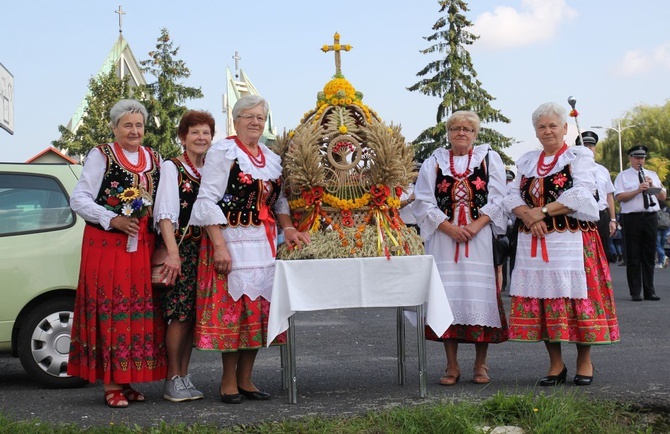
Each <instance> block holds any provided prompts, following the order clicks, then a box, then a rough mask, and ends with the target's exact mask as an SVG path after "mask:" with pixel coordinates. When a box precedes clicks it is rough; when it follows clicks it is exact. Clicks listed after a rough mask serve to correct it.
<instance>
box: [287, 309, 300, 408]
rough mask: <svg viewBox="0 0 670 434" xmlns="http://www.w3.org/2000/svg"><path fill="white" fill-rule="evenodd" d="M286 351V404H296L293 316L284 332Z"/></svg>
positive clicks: (296, 385) (296, 384)
mask: <svg viewBox="0 0 670 434" xmlns="http://www.w3.org/2000/svg"><path fill="white" fill-rule="evenodd" d="M286 350H287V353H288V357H287V364H288V379H289V383H290V384H289V387H288V403H289V404H297V403H298V383H297V380H296V366H295V320H294V319H293V315H291V316H290V317H289V319H288V330H287V331H286Z"/></svg>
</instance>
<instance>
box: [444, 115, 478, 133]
mask: <svg viewBox="0 0 670 434" xmlns="http://www.w3.org/2000/svg"><path fill="white" fill-rule="evenodd" d="M455 122H467V123H469V124H470V126H472V128H474V130H475V133H477V134H479V124H480V123H481V121H480V120H479V116H478V115H477V113H475V112H473V111H469V110H457V111H455V112H453V113H452V114H451V116H449V118H448V119H447V122H446V124H447V129H449V128H450V127H451V126H452V125H453V124H454V123H455Z"/></svg>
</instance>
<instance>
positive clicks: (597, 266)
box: [509, 230, 619, 345]
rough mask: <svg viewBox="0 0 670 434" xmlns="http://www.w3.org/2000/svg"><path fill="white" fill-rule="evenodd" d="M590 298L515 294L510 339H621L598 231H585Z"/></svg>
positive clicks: (588, 341)
mask: <svg viewBox="0 0 670 434" xmlns="http://www.w3.org/2000/svg"><path fill="white" fill-rule="evenodd" d="M582 239H583V241H584V268H585V271H586V286H587V298H585V299H573V298H567V297H564V298H552V299H538V298H530V297H516V296H513V297H512V305H511V311H510V331H509V335H510V340H513V341H525V342H538V341H549V342H572V343H578V344H586V345H592V344H612V343H615V342H618V341H619V323H618V321H617V316H616V306H615V304H614V294H613V291H612V278H611V276H610V269H609V264H608V262H607V256H605V252H604V251H603V247H602V243H601V242H600V237H599V236H598V232H597V231H595V230H594V231H589V232H582Z"/></svg>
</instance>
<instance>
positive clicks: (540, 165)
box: [537, 143, 568, 177]
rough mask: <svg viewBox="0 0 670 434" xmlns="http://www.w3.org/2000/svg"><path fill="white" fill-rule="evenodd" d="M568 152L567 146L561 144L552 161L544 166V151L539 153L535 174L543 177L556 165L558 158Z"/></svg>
mask: <svg viewBox="0 0 670 434" xmlns="http://www.w3.org/2000/svg"><path fill="white" fill-rule="evenodd" d="M567 150H568V145H567V144H566V143H563V146H561V149H559V150H558V152H557V153H556V155H554V159H553V160H551V162H550V163H548V164H545V162H544V151H542V152H541V153H540V158H539V160H537V174H538V175H539V176H541V177H545V176H547V175H548V174H549V172H551V170H552V169H553V168H554V166H556V163H558V157H560V156H561V155H563V153H564V152H565V151H567Z"/></svg>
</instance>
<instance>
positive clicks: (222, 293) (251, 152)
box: [191, 96, 310, 404]
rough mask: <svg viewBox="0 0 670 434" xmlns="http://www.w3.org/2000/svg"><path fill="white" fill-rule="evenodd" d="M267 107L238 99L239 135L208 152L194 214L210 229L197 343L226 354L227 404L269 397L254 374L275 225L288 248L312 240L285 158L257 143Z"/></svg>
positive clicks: (194, 220)
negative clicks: (287, 183) (290, 188)
mask: <svg viewBox="0 0 670 434" xmlns="http://www.w3.org/2000/svg"><path fill="white" fill-rule="evenodd" d="M268 110H269V107H268V103H267V101H265V100H264V99H263V98H261V97H258V96H244V97H242V98H240V99H239V100H238V101H237V103H236V104H235V106H234V107H233V119H234V121H233V122H234V126H235V131H236V132H237V136H231V137H228V138H226V139H225V140H222V141H219V142H217V143H215V144H214V145H212V148H211V149H210V150H209V152H208V154H207V161H206V162H205V166H204V167H203V171H202V182H201V186H200V192H199V194H198V198H197V200H196V202H195V204H194V206H193V213H192V215H191V225H194V226H203V227H204V228H205V230H206V237H205V239H204V240H203V248H202V249H201V258H200V263H199V268H198V294H197V301H196V327H195V344H196V347H197V348H198V349H201V350H216V351H220V352H221V356H222V363H223V374H222V377H221V387H220V393H221V400H222V402H224V403H226V404H239V403H240V402H242V400H243V399H250V400H266V399H269V398H270V395H269V394H268V393H266V392H262V391H260V390H259V389H258V388H257V387H256V385H255V384H254V383H253V381H252V378H251V377H252V370H253V366H254V361H255V359H256V354H257V353H258V349H259V348H261V347H262V346H264V345H266V340H267V339H266V338H267V320H268V314H269V306H270V305H269V303H270V300H271V295H272V282H273V278H274V261H275V256H276V247H277V246H276V243H277V241H276V234H277V224H279V225H280V226H281V228H282V229H283V230H284V234H285V243H286V245H287V246H288V247H290V248H301V247H302V245H303V244H305V243H309V241H310V239H309V235H308V234H307V233H306V232H299V231H298V230H296V229H295V228H294V227H293V224H292V222H291V217H290V214H289V212H290V211H289V206H288V202H287V200H286V198H285V196H284V193H283V191H282V185H281V184H282V182H281V172H282V167H281V159H280V158H279V156H278V155H276V154H275V153H273V152H272V151H270V149H268V148H267V147H266V146H265V145H263V144H262V143H259V140H260V139H261V137H262V135H263V131H264V128H265V121H266V119H267V115H268ZM282 339H283V337H282Z"/></svg>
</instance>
